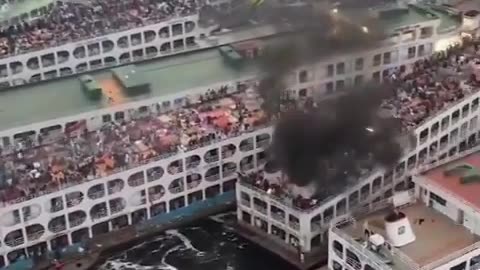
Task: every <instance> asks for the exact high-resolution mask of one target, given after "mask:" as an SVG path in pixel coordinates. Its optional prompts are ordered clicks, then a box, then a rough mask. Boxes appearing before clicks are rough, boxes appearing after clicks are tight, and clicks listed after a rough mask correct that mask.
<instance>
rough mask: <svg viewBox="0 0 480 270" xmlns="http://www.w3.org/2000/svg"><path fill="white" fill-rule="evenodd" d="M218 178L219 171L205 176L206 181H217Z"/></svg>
mask: <svg viewBox="0 0 480 270" xmlns="http://www.w3.org/2000/svg"><path fill="white" fill-rule="evenodd" d="M218 179H220V174H219V173H217V174H213V175H209V176H205V180H206V181H208V182H213V181H217V180H218Z"/></svg>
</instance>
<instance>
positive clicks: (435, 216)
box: [329, 147, 480, 270]
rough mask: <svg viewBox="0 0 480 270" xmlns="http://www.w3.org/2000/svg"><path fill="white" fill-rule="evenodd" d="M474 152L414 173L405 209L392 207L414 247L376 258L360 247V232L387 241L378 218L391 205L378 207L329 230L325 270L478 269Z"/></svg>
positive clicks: (479, 188)
mask: <svg viewBox="0 0 480 270" xmlns="http://www.w3.org/2000/svg"><path fill="white" fill-rule="evenodd" d="M478 150H479V148H478V147H475V148H474V149H472V150H469V151H467V152H466V153H464V154H463V155H459V156H456V157H452V158H449V159H446V160H444V161H440V162H436V163H434V164H429V165H427V166H424V167H421V168H419V171H418V172H419V173H418V174H416V175H415V176H414V178H413V181H414V183H415V188H414V189H413V190H410V191H408V192H410V196H411V197H410V199H409V201H408V203H406V204H402V205H400V206H399V205H395V207H396V209H398V211H401V212H402V213H404V214H405V215H406V217H407V218H408V219H409V223H410V226H411V229H412V231H413V234H414V235H415V240H414V241H412V242H410V243H408V244H406V245H403V246H400V247H390V248H388V247H385V249H383V247H382V248H381V249H380V250H383V251H380V252H378V251H374V250H371V249H370V248H368V247H367V246H365V243H367V242H368V241H369V240H368V239H366V237H365V229H366V228H369V229H372V230H373V231H374V232H375V233H377V234H380V235H381V236H382V237H383V238H384V239H390V238H389V237H390V236H389V235H388V233H387V231H386V230H385V228H386V226H384V223H385V221H384V218H385V217H386V216H387V215H388V214H389V213H391V212H392V206H394V205H393V204H392V201H391V200H390V201H389V202H388V201H382V202H378V203H377V204H376V205H372V206H371V207H370V208H366V209H364V210H365V211H364V212H363V213H362V212H358V214H356V215H355V214H354V215H353V218H349V219H348V222H345V221H341V222H340V223H338V224H336V225H335V226H334V227H332V229H331V232H330V236H331V237H332V239H331V241H330V243H331V244H330V256H332V259H331V261H330V263H329V267H330V269H339V267H343V268H344V269H399V270H407V269H425V270H430V269H472V270H473V269H478V266H479V263H480V259H479V258H480V248H479V247H480V236H479V230H478V227H477V226H476V225H475V224H478V221H479V219H480V217H479V216H478V208H479V202H478V199H477V198H476V196H475V195H474V194H478V192H480V185H479V184H478V182H477V180H478V169H479V168H480V167H479V166H480V153H479V152H478ZM470 177H472V178H470ZM466 178H469V179H471V180H472V181H469V182H467V181H466ZM394 201H395V200H394ZM345 240H346V241H347V242H343V241H345ZM386 241H387V243H388V241H389V240H386ZM377 250H378V249H377ZM339 258H341V259H339ZM367 265H368V266H367ZM359 267H360V268H359Z"/></svg>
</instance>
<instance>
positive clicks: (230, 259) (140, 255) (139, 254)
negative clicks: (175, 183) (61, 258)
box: [99, 217, 294, 270]
mask: <svg viewBox="0 0 480 270" xmlns="http://www.w3.org/2000/svg"><path fill="white" fill-rule="evenodd" d="M222 218H223V217H222ZM226 218H227V220H228V219H230V218H231V217H226ZM214 219H215V218H213V219H204V220H200V221H198V222H196V223H195V224H192V225H190V226H187V227H180V228H178V229H176V230H168V231H166V232H165V233H163V234H161V235H158V236H157V237H155V238H154V239H152V240H150V241H147V242H143V243H141V244H139V245H136V246H133V247H131V248H129V249H127V250H123V251H120V252H117V253H114V254H111V256H110V258H109V259H108V260H107V262H106V263H104V264H103V265H102V266H101V267H100V268H99V269H100V270H117V269H118V270H157V269H158V270H205V269H208V270H257V269H258V270H264V269H276V270H293V269H294V268H293V267H292V266H290V265H288V264H287V263H285V262H283V261H282V260H281V259H280V258H278V257H275V256H274V255H272V254H270V253H268V252H267V251H265V250H262V249H261V248H259V247H257V246H255V245H254V244H251V243H249V242H248V241H246V240H244V239H242V238H241V237H240V236H238V235H237V234H236V233H235V232H234V231H233V230H231V229H229V228H228V226H224V225H223V224H221V223H219V222H218V221H219V219H218V218H217V219H215V220H216V221H214Z"/></svg>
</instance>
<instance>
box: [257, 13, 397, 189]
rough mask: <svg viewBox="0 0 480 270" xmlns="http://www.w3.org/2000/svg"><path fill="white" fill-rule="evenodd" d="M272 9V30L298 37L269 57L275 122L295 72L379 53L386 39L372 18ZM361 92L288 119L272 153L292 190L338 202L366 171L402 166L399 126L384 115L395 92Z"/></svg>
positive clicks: (265, 65)
mask: <svg viewBox="0 0 480 270" xmlns="http://www.w3.org/2000/svg"><path fill="white" fill-rule="evenodd" d="M266 9H268V10H263V12H264V14H268V15H267V16H266V17H267V18H268V20H270V22H274V23H275V24H276V25H277V26H278V27H282V28H285V27H288V28H289V29H290V30H292V32H294V34H293V35H292V36H291V37H289V38H288V40H287V41H282V42H278V43H275V44H274V45H271V46H269V47H267V49H266V50H265V53H264V55H263V56H262V61H261V68H262V70H263V73H264V77H263V79H262V80H261V83H260V85H259V92H260V94H261V95H262V97H263V98H264V100H265V109H266V111H267V112H269V113H271V114H272V115H276V114H278V113H279V111H280V104H281V98H280V96H281V92H282V91H283V90H285V89H286V87H285V78H286V77H287V75H288V74H290V73H291V72H292V71H295V69H297V68H298V67H300V66H302V65H308V64H311V63H312V64H313V63H314V62H318V60H321V59H322V58H325V57H331V56H334V55H335V54H345V53H352V52H355V51H360V50H365V49H368V48H372V47H375V46H377V45H379V42H380V41H381V40H382V38H383V31H382V30H381V29H379V27H378V25H380V24H379V23H378V22H376V21H375V20H373V19H372V18H370V17H362V16H356V17H355V18H354V17H352V16H343V15H342V14H341V12H338V10H330V9H329V8H324V7H323V9H322V8H318V7H315V6H314V5H307V6H304V7H299V8H284V9H282V8H278V7H276V8H270V7H267V8H266ZM257 16H258V14H257ZM361 88H362V89H358V88H357V89H346V90H345V93H348V94H345V95H343V96H341V97H340V98H338V99H336V100H333V101H331V102H330V103H329V104H322V105H321V108H315V109H312V110H309V111H308V112H307V111H304V110H299V111H290V112H288V113H285V114H283V115H282V117H281V119H280V120H279V122H278V124H277V126H276V130H275V133H274V140H273V144H272V147H271V152H272V154H273V155H272V156H273V159H274V160H275V162H276V163H277V164H278V165H279V166H280V167H281V168H282V170H283V171H284V172H285V173H286V174H287V175H288V178H289V180H290V181H291V182H292V183H294V184H297V185H299V186H305V185H308V184H311V183H312V182H314V183H316V184H317V185H318V187H319V188H318V192H319V193H324V195H325V194H332V193H334V192H336V191H338V189H340V188H343V187H344V186H346V185H347V184H348V183H349V181H350V180H354V179H357V178H358V177H359V176H360V175H361V174H362V173H364V172H365V170H371V169H373V167H375V166H378V165H382V166H392V165H394V164H395V162H396V161H397V160H398V158H399V157H400V155H401V147H400V144H399V143H398V142H397V135H398V134H399V132H400V124H399V123H398V122H397V121H396V120H395V119H393V118H391V117H380V116H379V114H378V109H379V107H380V104H381V101H382V100H383V99H384V98H385V95H386V94H389V93H392V91H391V90H390V89H386V88H388V87H386V86H384V85H382V86H380V85H365V86H363V87H361Z"/></svg>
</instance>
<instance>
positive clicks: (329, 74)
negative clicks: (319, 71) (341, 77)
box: [327, 64, 335, 77]
mask: <svg viewBox="0 0 480 270" xmlns="http://www.w3.org/2000/svg"><path fill="white" fill-rule="evenodd" d="M334 69H335V68H334V67H333V65H332V64H330V65H328V66H327V77H332V76H333V72H334Z"/></svg>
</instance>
